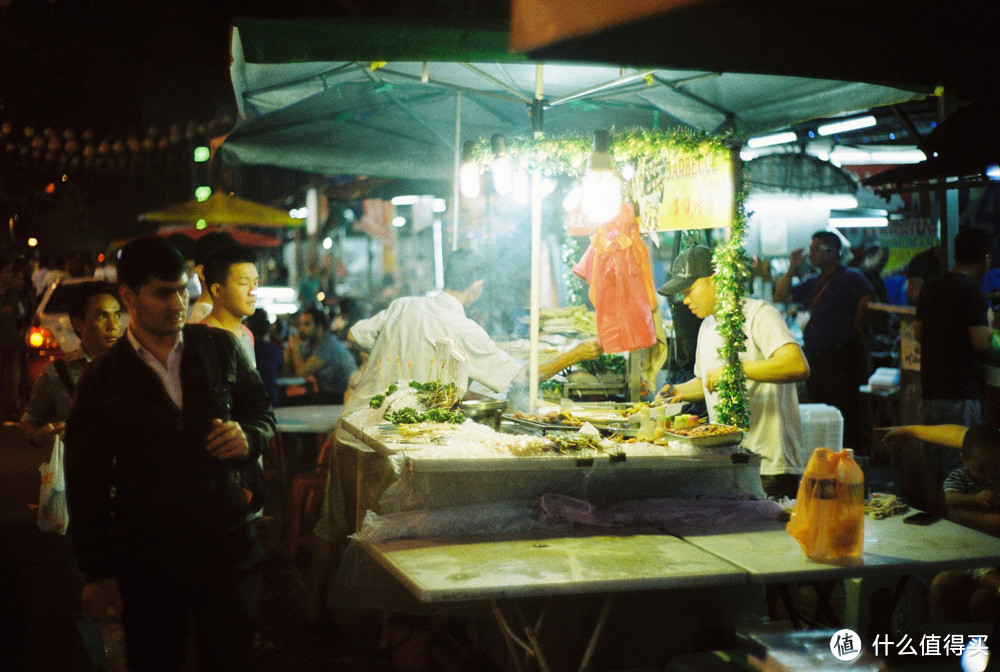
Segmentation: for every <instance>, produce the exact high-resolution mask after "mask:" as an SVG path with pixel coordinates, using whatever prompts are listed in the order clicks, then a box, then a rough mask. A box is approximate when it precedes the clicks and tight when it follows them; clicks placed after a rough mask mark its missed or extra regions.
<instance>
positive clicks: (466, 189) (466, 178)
mask: <svg viewBox="0 0 1000 672" xmlns="http://www.w3.org/2000/svg"><path fill="white" fill-rule="evenodd" d="M458 188H459V190H460V191H461V192H462V196H463V197H465V198H479V194H480V192H481V191H482V182H481V181H480V179H479V166H477V165H476V164H475V163H472V162H471V161H466V162H465V163H463V164H462V167H461V168H459V169H458Z"/></svg>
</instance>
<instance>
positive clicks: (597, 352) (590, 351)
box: [570, 338, 604, 362]
mask: <svg viewBox="0 0 1000 672" xmlns="http://www.w3.org/2000/svg"><path fill="white" fill-rule="evenodd" d="M603 352H604V350H602V349H601V346H600V345H599V344H598V342H597V339H596V338H595V339H594V340H592V341H585V342H583V343H581V344H580V345H578V346H576V347H575V348H573V349H572V350H570V354H571V355H572V356H573V358H574V359H575V360H576V361H578V362H585V361H589V360H591V359H596V358H598V357H600V356H601V354H602V353H603Z"/></svg>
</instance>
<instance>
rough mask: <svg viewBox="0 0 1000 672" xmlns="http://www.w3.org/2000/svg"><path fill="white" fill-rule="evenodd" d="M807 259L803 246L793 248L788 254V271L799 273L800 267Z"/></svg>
mask: <svg viewBox="0 0 1000 672" xmlns="http://www.w3.org/2000/svg"><path fill="white" fill-rule="evenodd" d="M805 259H806V256H805V250H803V249H802V248H801V247H800V248H798V249H796V250H792V253H791V254H789V255H788V272H789V273H792V274H795V273H798V272H799V269H800V268H802V264H803V262H805Z"/></svg>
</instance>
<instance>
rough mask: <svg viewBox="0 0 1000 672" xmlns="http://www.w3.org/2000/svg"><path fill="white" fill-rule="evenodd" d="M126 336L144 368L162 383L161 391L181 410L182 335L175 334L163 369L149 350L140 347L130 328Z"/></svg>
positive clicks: (182, 399) (182, 400) (140, 344)
mask: <svg viewBox="0 0 1000 672" xmlns="http://www.w3.org/2000/svg"><path fill="white" fill-rule="evenodd" d="M125 333H126V334H128V340H129V343H131V344H132V347H133V348H135V352H136V354H137V355H139V359H141V360H142V361H143V362H145V364H146V366H148V367H149V368H151V369H152V370H153V373H155V374H156V375H157V376H158V377H159V379H160V381H161V382H162V383H163V389H164V390H166V392H167V394H168V395H170V398H171V399H172V400H173V402H174V404H175V405H176V406H177V408H183V407H184V406H183V402H184V396H183V394H182V393H181V353H182V352H183V351H184V334H183V333H178V334H177V342H176V343H175V344H174V348H173V350H171V351H170V354H169V355H168V356H167V366H166V368H164V366H163V365H162V364H160V360H158V359H157V358H156V355H154V354H153V353H151V352H150V351H149V350H147V349H146V348H144V347H143V346H142V343H140V342H139V339H137V338H136V337H135V334H133V333H132V328H131V327H129V328H128V329H126V331H125Z"/></svg>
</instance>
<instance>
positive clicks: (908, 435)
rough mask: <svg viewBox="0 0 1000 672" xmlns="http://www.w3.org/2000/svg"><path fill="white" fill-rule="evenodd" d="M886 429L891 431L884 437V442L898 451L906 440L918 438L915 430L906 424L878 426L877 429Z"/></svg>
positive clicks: (891, 448)
mask: <svg viewBox="0 0 1000 672" xmlns="http://www.w3.org/2000/svg"><path fill="white" fill-rule="evenodd" d="M886 429H888V430H889V431H888V432H886V435H885V436H883V437H882V443H884V444H885V446H886V447H887V448H889V449H890V450H892V451H896V452H898V451H899V450H900V448H902V446H903V444H904V443H905V442H907V441H909V440H910V439H914V438H916V436H915V435H914V433H913V430H911V429H910V427H908V426H906V425H904V426H902V427H876V428H875V431H876V432H878V431H883V430H886Z"/></svg>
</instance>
